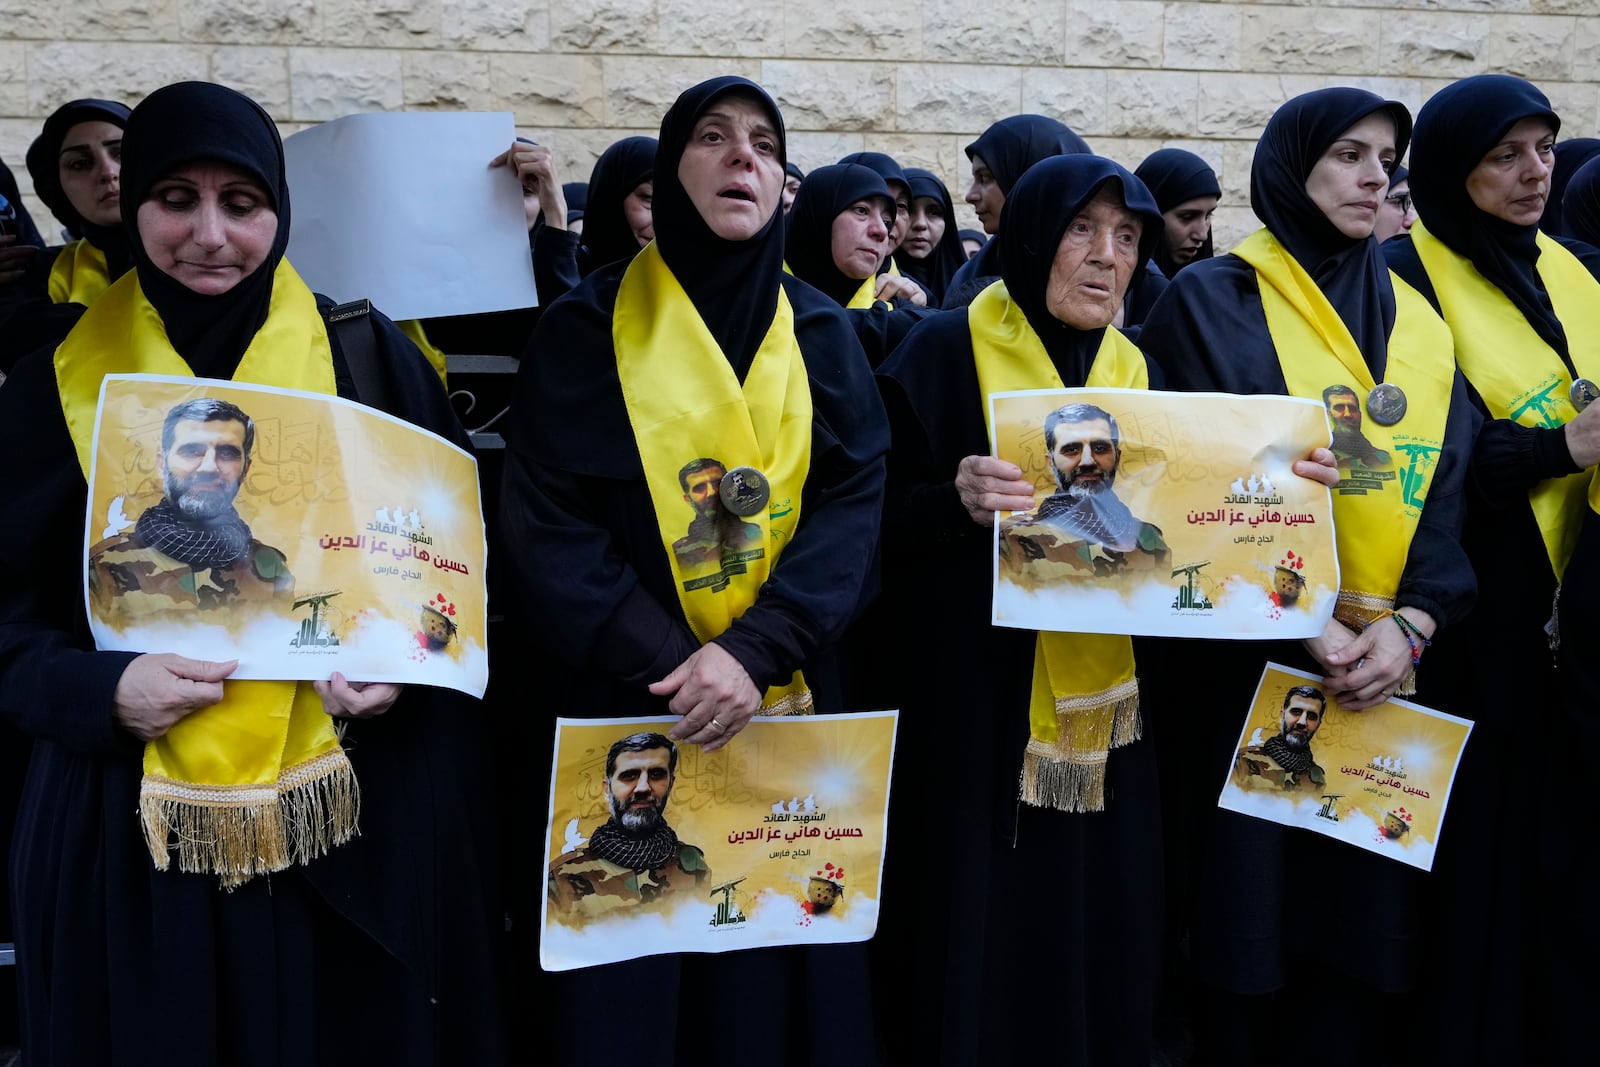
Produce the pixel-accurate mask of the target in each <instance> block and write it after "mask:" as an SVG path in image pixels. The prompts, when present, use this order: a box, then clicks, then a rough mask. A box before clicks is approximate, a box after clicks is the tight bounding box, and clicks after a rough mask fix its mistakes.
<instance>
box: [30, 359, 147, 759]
mask: <svg viewBox="0 0 1600 1067" xmlns="http://www.w3.org/2000/svg"><path fill="white" fill-rule="evenodd" d="M0 455H4V456H8V457H13V458H14V459H19V460H24V459H25V461H22V462H15V463H13V464H12V467H11V472H10V485H9V487H8V493H7V497H8V506H9V507H10V508H11V514H12V515H13V516H16V517H17V518H18V521H17V522H15V523H13V524H12V528H11V530H10V532H9V535H8V537H7V549H8V552H9V555H10V558H11V560H12V565H13V567H14V568H16V570H15V572H14V573H13V574H12V577H11V580H10V581H8V582H6V583H5V584H4V587H3V590H0V716H3V717H4V718H5V719H6V720H7V721H8V722H10V723H12V724H13V725H14V726H16V727H17V728H18V729H19V730H21V731H22V732H23V733H25V734H30V735H32V736H34V737H39V738H44V739H47V740H50V741H53V742H55V743H56V744H59V745H61V746H62V747H64V748H67V749H71V750H73V751H77V752H88V753H108V752H113V751H117V750H120V749H122V748H124V747H127V746H135V749H136V746H137V745H138V742H137V741H136V740H135V739H134V738H133V736H132V735H130V734H126V733H124V732H123V731H121V730H120V729H118V727H117V725H116V720H115V718H114V717H113V714H112V709H113V704H114V701H113V696H114V694H115V692H116V687H117V682H118V681H119V680H120V679H121V677H122V672H123V671H124V670H125V669H126V668H127V666H128V664H129V663H131V662H132V661H133V660H134V658H135V656H136V653H132V652H96V651H95V650H94V639H93V637H92V636H91V635H90V633H89V627H88V621H87V619H86V618H85V616H84V572H83V568H84V563H83V534H84V512H85V509H86V506H87V505H86V500H87V496H88V487H87V486H86V485H85V483H84V478H83V474H82V471H81V470H80V469H79V466H78V456H77V451H76V450H75V449H74V447H73V444H72V438H71V436H70V435H69V434H68V432H67V425H66V419H65V417H64V416H63V415H62V412H61V400H60V396H59V394H58V393H57V391H56V385H55V366H54V364H53V362H52V360H51V353H49V352H40V353H36V354H35V355H33V356H31V357H29V358H28V359H26V360H24V361H23V362H22V363H21V364H20V365H19V366H18V367H17V368H16V373H15V374H13V375H12V376H11V377H9V378H7V379H6V382H5V384H4V385H3V386H0Z"/></svg>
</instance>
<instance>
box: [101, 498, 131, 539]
mask: <svg viewBox="0 0 1600 1067" xmlns="http://www.w3.org/2000/svg"><path fill="white" fill-rule="evenodd" d="M126 499H127V498H126V497H120V496H119V497H117V498H116V499H115V500H113V501H112V502H111V506H110V507H108V508H106V528H105V529H104V530H101V531H100V540H102V541H104V540H105V539H106V538H108V537H115V536H116V535H117V534H119V533H121V532H122V531H123V530H126V529H127V528H128V527H130V526H132V525H133V520H132V519H130V518H128V516H127V515H125V514H123V511H122V502H123V501H124V500H126Z"/></svg>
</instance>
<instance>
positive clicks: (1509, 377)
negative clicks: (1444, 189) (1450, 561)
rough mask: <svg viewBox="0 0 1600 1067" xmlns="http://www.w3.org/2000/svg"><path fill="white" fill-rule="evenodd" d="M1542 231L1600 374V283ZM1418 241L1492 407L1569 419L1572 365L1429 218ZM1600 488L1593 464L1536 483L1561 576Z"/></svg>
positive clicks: (1562, 306) (1532, 494) (1538, 514)
mask: <svg viewBox="0 0 1600 1067" xmlns="http://www.w3.org/2000/svg"><path fill="white" fill-rule="evenodd" d="M1536 240H1537V241H1538V244H1539V262H1538V269H1539V278H1540V280H1541V281H1543V282H1544V287H1545V291H1546V292H1547V293H1549V294H1550V306H1551V307H1552V308H1553V309H1554V310H1555V313H1556V317H1557V318H1559V319H1560V320H1561V327H1562V329H1563V331H1565V333H1566V335H1567V350H1568V354H1569V355H1571V356H1572V365H1573V366H1574V367H1576V368H1577V370H1578V374H1579V375H1580V376H1582V377H1584V378H1588V379H1589V380H1590V381H1592V382H1600V285H1596V283H1595V280H1594V276H1593V275H1591V274H1590V273H1589V272H1588V270H1587V269H1585V267H1584V266H1583V264H1582V263H1579V262H1578V260H1577V258H1576V257H1575V256H1573V254H1572V253H1571V252H1568V251H1567V250H1566V249H1565V248H1563V247H1562V246H1561V244H1560V243H1559V242H1557V241H1554V240H1551V239H1550V238H1549V237H1546V236H1545V235H1544V234H1542V233H1541V234H1539V235H1538V237H1537V238H1536ZM1411 243H1412V244H1414V245H1415V246H1416V248H1417V255H1418V256H1419V257H1420V258H1421V260H1422V265H1423V266H1424V267H1425V268H1427V271H1428V280H1429V281H1431V282H1432V283H1433V291H1434V293H1435V294H1436V295H1437V296H1438V297H1439V307H1440V308H1441V309H1442V310H1443V311H1444V317H1445V321H1446V322H1448V323H1450V329H1451V331H1452V332H1453V333H1454V334H1455V353H1456V362H1457V363H1459V364H1461V373H1463V374H1465V375H1466V376H1467V381H1469V382H1471V383H1472V387H1473V388H1474V389H1476V390H1477V391H1478V395H1479V396H1481V397H1482V398H1483V402H1484V404H1485V405H1487V406H1488V408H1489V414H1491V415H1493V416H1494V417H1495V418H1497V419H1511V420H1512V421H1513V422H1516V423H1518V424H1519V425H1522V426H1544V427H1549V428H1551V429H1553V428H1555V427H1557V426H1564V425H1566V423H1567V422H1568V421H1569V420H1570V419H1571V418H1572V417H1573V416H1574V415H1576V414H1577V413H1578V412H1577V409H1576V408H1574V407H1573V406H1572V400H1571V398H1570V396H1569V395H1568V390H1569V389H1570V388H1571V387H1572V375H1571V374H1569V373H1568V371H1567V366H1566V364H1565V363H1563V362H1562V361H1561V357H1560V356H1559V355H1558V354H1557V353H1556V351H1555V349H1553V348H1551V347H1550V346H1549V345H1547V344H1545V342H1544V339H1543V338H1541V337H1540V336H1539V335H1538V334H1537V333H1535V332H1534V330H1533V327H1531V326H1529V325H1528V320H1527V319H1526V318H1524V317H1523V314H1522V312H1520V311H1518V310H1517V307H1516V305H1515V304H1513V303H1512V302H1511V299H1510V298H1509V297H1507V296H1506V294H1505V293H1504V292H1503V291H1501V289H1500V287H1499V286H1498V285H1496V284H1494V283H1493V282H1491V281H1490V280H1489V279H1487V278H1485V277H1484V276H1483V275H1482V274H1480V273H1478V268H1477V267H1475V266H1473V265H1472V261H1471V260H1469V259H1467V257H1465V256H1463V255H1460V254H1458V253H1457V252H1456V251H1454V250H1453V249H1451V248H1450V247H1449V246H1448V245H1446V244H1445V243H1444V242H1442V241H1440V240H1439V239H1438V238H1437V237H1435V236H1433V234H1431V233H1429V232H1428V228H1427V227H1426V226H1424V225H1423V224H1422V223H1421V222H1417V223H1415V224H1414V225H1413V226H1412V227H1411ZM1596 491H1597V489H1596V485H1595V482H1594V477H1593V475H1592V472H1590V471H1581V472H1579V473H1577V474H1570V475H1567V476H1566V477H1564V478H1548V479H1546V480H1545V481H1542V482H1540V483H1539V484H1538V485H1536V486H1534V487H1533V488H1532V489H1531V490H1529V491H1528V499H1529V502H1530V503H1531V504H1532V505H1533V514H1534V517H1535V518H1536V519H1537V520H1538V523H1539V532H1540V533H1541V534H1542V535H1543V538H1544V547H1545V553H1546V554H1547V555H1548V556H1549V558H1550V566H1551V568H1552V569H1553V570H1554V571H1555V575H1556V579H1557V580H1558V581H1559V580H1560V579H1561V578H1562V576H1563V575H1565V574H1566V570H1567V561H1568V560H1570V559H1571V558H1572V550H1573V547H1574V546H1575V545H1576V544H1577V543H1578V529H1579V527H1580V526H1581V525H1582V524H1583V507H1584V496H1585V494H1586V493H1587V494H1588V496H1589V503H1590V506H1591V507H1593V508H1594V509H1595V510H1596V511H1600V501H1596V499H1595V496H1596Z"/></svg>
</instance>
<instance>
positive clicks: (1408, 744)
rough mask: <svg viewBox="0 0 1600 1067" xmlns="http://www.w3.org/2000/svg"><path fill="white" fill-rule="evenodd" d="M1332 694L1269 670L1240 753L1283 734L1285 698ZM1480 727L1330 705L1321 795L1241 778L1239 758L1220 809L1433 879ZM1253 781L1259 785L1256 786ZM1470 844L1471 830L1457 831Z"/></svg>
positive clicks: (1309, 678)
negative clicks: (1291, 693)
mask: <svg viewBox="0 0 1600 1067" xmlns="http://www.w3.org/2000/svg"><path fill="white" fill-rule="evenodd" d="M1306 684H1311V685H1315V686H1316V687H1317V688H1318V689H1322V688H1323V686H1322V679H1321V678H1319V677H1317V676H1316V675H1312V674H1307V673H1305V672H1304V671H1297V670H1294V669H1293V668H1290V667H1283V666H1280V665H1278V664H1276V663H1269V664H1267V666H1266V668H1265V670H1263V671H1262V675H1261V684H1260V685H1259V686H1258V687H1257V688H1256V695H1255V698H1254V700H1253V701H1252V702H1251V705H1250V714H1249V717H1248V718H1247V719H1246V720H1245V724H1244V729H1243V730H1241V731H1240V734H1239V744H1238V746H1237V749H1239V750H1242V749H1244V748H1246V747H1247V746H1253V745H1254V744H1258V743H1259V742H1257V741H1256V740H1255V738H1256V737H1257V731H1259V736H1260V738H1262V739H1263V740H1264V739H1266V738H1270V737H1272V736H1274V735H1275V734H1278V733H1279V731H1280V723H1281V712H1282V708H1283V702H1284V694H1285V693H1286V692H1287V691H1288V690H1289V689H1290V688H1291V687H1292V686H1297V685H1306ZM1471 732H1472V723H1471V722H1469V721H1467V720H1466V719H1460V718H1457V717H1455V716H1453V715H1446V714H1444V713H1443V712H1439V711H1433V710H1432V709H1430V708H1424V707H1422V706H1420V705H1417V704H1412V703H1410V702H1409V701H1404V700H1391V701H1388V702H1387V703H1384V704H1380V705H1378V706H1377V707H1373V708H1368V709H1366V710H1365V711H1345V710H1344V709H1343V708H1341V707H1340V706H1339V704H1338V702H1337V701H1335V700H1333V699H1331V698H1330V699H1329V700H1328V704H1327V711H1326V713H1325V715H1324V716H1323V719H1322V724H1321V726H1320V727H1319V728H1318V729H1317V732H1316V734H1315V735H1314V736H1313V737H1312V740H1311V752H1312V759H1313V760H1314V761H1315V762H1316V764H1317V766H1319V767H1321V768H1322V770H1323V773H1324V775H1325V779H1326V780H1325V783H1324V784H1323V785H1322V786H1320V787H1315V788H1313V787H1311V786H1310V785H1307V786H1306V787H1304V788H1297V789H1286V788H1284V787H1283V786H1282V785H1281V784H1279V783H1276V782H1270V781H1262V780H1261V779H1260V776H1250V775H1248V774H1247V773H1246V772H1245V771H1243V770H1242V769H1241V768H1240V765H1239V761H1238V759H1237V758H1236V759H1235V764H1234V767H1233V768H1231V769H1230V771H1229V774H1228V779H1227V781H1226V782H1225V783H1224V785H1223V788H1222V796H1221V799H1220V800H1219V804H1220V805H1221V806H1222V807H1224V808H1227V809H1229V810H1230V811H1237V812H1241V813H1243V814H1245V815H1254V816H1257V817H1258V818H1263V819H1268V820H1270V821H1272V822H1277V823H1282V824H1283V825H1285V826H1299V827H1302V828H1304V829H1308V830H1312V831H1315V832H1316V833H1320V834H1323V835H1325V836H1327V837H1336V838H1338V839H1339V840H1341V841H1346V842H1349V843H1350V844H1352V845H1356V846H1357V847H1359V848H1364V849H1367V850H1368V851H1370V852H1376V853H1378V854H1380V855H1384V856H1388V857H1389V858H1390V859H1394V860H1398V861H1400V862H1401V863H1407V864H1410V865H1411V866H1413V867H1420V868H1422V869H1423V870H1432V869H1433V857H1434V850H1435V848H1436V846H1437V845H1438V841H1439V831H1440V828H1441V827H1442V826H1443V824H1444V819H1445V811H1446V809H1447V807H1448V805H1449V800H1450V789H1451V787H1452V785H1453V784H1454V781H1455V773H1456V767H1457V765H1458V764H1459V763H1460V761H1461V751H1462V749H1463V748H1464V747H1465V746H1466V743H1467V737H1468V735H1469V734H1470V733H1471ZM1251 779H1253V780H1251ZM1452 832H1453V833H1458V834H1462V833H1464V834H1470V833H1471V828H1470V827H1459V826H1458V827H1455V828H1454V830H1453V831H1452Z"/></svg>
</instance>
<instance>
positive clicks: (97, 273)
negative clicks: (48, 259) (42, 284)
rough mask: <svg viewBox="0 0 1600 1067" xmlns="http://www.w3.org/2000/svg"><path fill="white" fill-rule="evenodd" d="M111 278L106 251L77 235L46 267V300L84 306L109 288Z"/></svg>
mask: <svg viewBox="0 0 1600 1067" xmlns="http://www.w3.org/2000/svg"><path fill="white" fill-rule="evenodd" d="M111 281H112V278H111V269H110V268H109V267H107V266H106V254H105V253H104V252H102V251H100V250H99V249H98V248H96V247H95V246H94V245H92V244H90V243H89V242H88V241H85V240H83V239H81V238H80V239H79V240H76V241H73V242H72V243H71V244H69V245H67V246H66V247H65V248H63V249H62V250H61V251H60V252H59V253H58V254H57V255H56V261H55V262H54V263H53V264H51V266H50V283H49V292H50V301H51V303H54V304H82V305H83V306H84V307H88V306H89V305H90V304H92V303H94V302H95V301H96V300H97V299H99V297H100V294H101V293H103V292H105V291H106V290H107V289H109V288H111Z"/></svg>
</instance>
